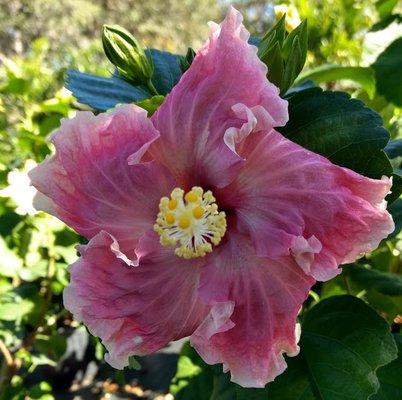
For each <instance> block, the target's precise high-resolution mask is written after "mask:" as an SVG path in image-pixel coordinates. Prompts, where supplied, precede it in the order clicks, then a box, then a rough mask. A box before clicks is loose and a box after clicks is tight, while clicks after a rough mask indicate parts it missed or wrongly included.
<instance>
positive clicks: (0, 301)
mask: <svg viewBox="0 0 402 400" xmlns="http://www.w3.org/2000/svg"><path fill="white" fill-rule="evenodd" d="M34 306H35V304H34V303H33V302H32V301H30V300H25V299H18V300H17V299H10V298H4V296H2V297H1V298H0V320H3V321H16V320H20V319H21V318H22V317H23V316H24V315H26V314H29V313H30V312H31V311H32V310H33V308H34Z"/></svg>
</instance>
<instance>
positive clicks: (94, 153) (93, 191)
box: [30, 105, 175, 256]
mask: <svg viewBox="0 0 402 400" xmlns="http://www.w3.org/2000/svg"><path fill="white" fill-rule="evenodd" d="M157 137H158V132H157V131H156V130H155V128H154V127H153V125H152V123H151V121H150V120H148V119H147V117H146V112H145V111H144V110H143V109H141V108H139V107H137V106H134V105H124V106H120V107H117V108H116V109H114V110H113V111H112V112H110V113H103V114H99V115H97V116H94V115H93V114H92V113H90V112H78V113H77V116H76V117H75V118H73V119H71V120H63V121H62V124H61V127H60V129H59V130H58V132H57V133H56V134H55V135H54V136H53V138H52V142H53V143H54V145H55V147H56V154H55V155H54V156H52V157H50V158H48V159H46V160H45V161H44V162H43V163H42V164H40V165H39V166H38V167H36V168H35V169H34V170H32V171H31V173H30V178H31V180H32V184H33V185H34V186H35V187H36V188H37V189H38V191H39V192H40V193H39V195H38V196H37V198H36V202H35V205H36V207H37V208H39V209H42V210H44V211H46V212H48V213H50V214H53V215H56V216H57V217H58V218H60V219H61V220H62V221H64V222H65V223H67V224H68V225H70V226H71V227H72V228H74V229H75V230H76V231H77V232H79V233H80V234H81V235H83V236H86V237H87V238H91V237H93V236H94V235H96V234H97V233H98V232H99V231H101V230H107V231H108V232H110V233H111V234H112V235H113V236H115V237H116V239H117V240H118V242H119V245H120V246H121V247H122V249H123V250H124V252H127V253H128V254H129V256H132V255H133V254H134V253H133V251H134V248H135V245H136V241H137V239H138V238H139V237H140V236H141V235H142V234H143V233H144V232H145V231H147V230H149V229H151V228H152V225H153V223H154V221H155V216H156V214H157V212H158V203H159V200H160V198H161V197H162V196H164V195H166V193H170V191H171V190H172V188H173V187H174V186H175V184H174V182H173V180H172V178H171V177H170V175H169V173H168V172H167V170H166V168H164V167H163V166H158V165H157V164H156V163H155V162H147V163H144V162H142V163H138V161H139V159H140V158H141V155H142V154H144V152H145V151H146V150H147V148H148V147H149V145H150V143H151V142H152V141H153V140H155V139H156V138H157ZM129 156H131V157H130V158H131V161H132V162H133V160H134V162H135V161H137V164H135V165H128V162H127V159H128V158H129Z"/></svg>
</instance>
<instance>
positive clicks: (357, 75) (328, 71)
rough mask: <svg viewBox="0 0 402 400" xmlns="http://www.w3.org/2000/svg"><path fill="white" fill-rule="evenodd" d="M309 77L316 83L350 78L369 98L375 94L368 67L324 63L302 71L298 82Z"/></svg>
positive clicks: (371, 71)
mask: <svg viewBox="0 0 402 400" xmlns="http://www.w3.org/2000/svg"><path fill="white" fill-rule="evenodd" d="M308 79H311V80H313V81H315V82H317V83H325V82H332V81H339V80H344V79H346V80H351V81H353V82H356V83H358V84H359V85H361V87H362V88H363V89H364V90H365V91H366V92H367V94H368V95H369V96H370V98H373V97H374V94H375V77H374V70H373V69H372V68H370V67H342V66H340V65H333V64H325V65H320V66H319V67H316V68H313V69H311V70H309V71H306V72H304V73H303V74H301V75H300V76H299V78H298V80H297V81H298V82H303V81H305V80H308Z"/></svg>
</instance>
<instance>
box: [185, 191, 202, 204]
mask: <svg viewBox="0 0 402 400" xmlns="http://www.w3.org/2000/svg"><path fill="white" fill-rule="evenodd" d="M198 199H199V198H198V196H197V195H196V194H195V193H194V192H193V191H190V192H187V193H186V195H185V196H184V200H186V201H187V203H195V202H196V201H197V200H198Z"/></svg>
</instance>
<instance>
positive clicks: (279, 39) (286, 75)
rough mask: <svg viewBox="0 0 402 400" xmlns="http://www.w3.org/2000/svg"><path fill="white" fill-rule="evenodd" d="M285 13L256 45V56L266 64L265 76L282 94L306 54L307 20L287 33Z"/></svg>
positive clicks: (302, 62) (294, 76)
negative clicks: (266, 71)
mask: <svg viewBox="0 0 402 400" xmlns="http://www.w3.org/2000/svg"><path fill="white" fill-rule="evenodd" d="M285 18H286V14H285V15H283V16H282V18H281V19H280V20H279V21H278V22H277V23H276V24H275V25H274V26H273V27H272V28H271V29H270V30H269V31H268V32H267V33H266V34H265V36H264V37H263V38H262V40H261V42H260V44H259V46H258V56H259V57H260V59H261V61H262V62H263V63H264V64H266V65H267V67H268V73H267V78H268V80H269V81H270V82H272V83H273V84H275V85H276V86H278V87H279V89H280V91H281V94H284V93H285V92H286V91H287V90H288V89H289V88H290V86H292V84H293V82H294V81H295V79H296V78H297V76H298V75H299V74H300V72H301V70H302V69H303V66H304V63H305V62H306V55H307V41H308V35H307V21H303V22H302V23H301V24H300V25H298V26H297V27H296V28H295V29H294V30H293V31H291V32H290V33H289V34H288V33H287V32H286V26H285Z"/></svg>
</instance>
